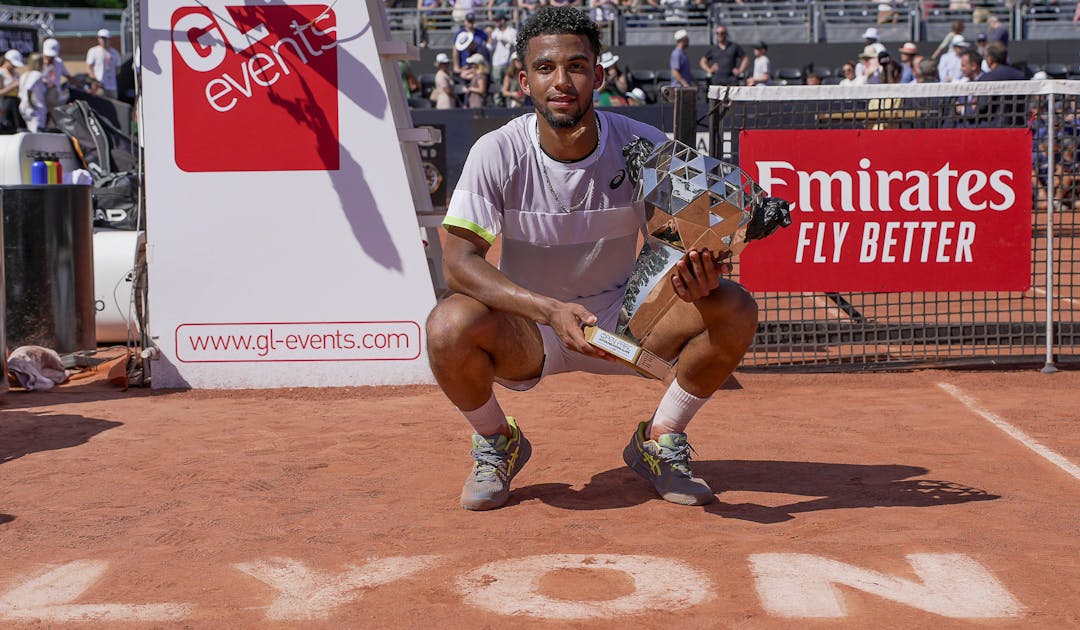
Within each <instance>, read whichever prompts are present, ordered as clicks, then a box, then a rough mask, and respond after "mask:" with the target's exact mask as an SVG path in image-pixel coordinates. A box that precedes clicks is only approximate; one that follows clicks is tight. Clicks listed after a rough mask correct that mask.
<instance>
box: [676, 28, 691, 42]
mask: <svg viewBox="0 0 1080 630" xmlns="http://www.w3.org/2000/svg"><path fill="white" fill-rule="evenodd" d="M687 37H690V34H689V33H687V32H686V29H685V28H680V29H679V30H677V31H675V41H677V42H678V41H682V40H684V39H686V38H687Z"/></svg>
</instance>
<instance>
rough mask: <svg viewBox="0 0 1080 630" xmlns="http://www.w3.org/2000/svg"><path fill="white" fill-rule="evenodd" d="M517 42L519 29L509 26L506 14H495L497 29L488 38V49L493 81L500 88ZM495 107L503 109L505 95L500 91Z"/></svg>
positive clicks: (493, 29) (496, 97)
mask: <svg viewBox="0 0 1080 630" xmlns="http://www.w3.org/2000/svg"><path fill="white" fill-rule="evenodd" d="M516 41H517V29H516V28H514V27H513V26H509V25H508V24H507V17H506V13H504V12H502V11H500V12H498V13H496V14H495V27H494V28H492V29H491V34H490V36H489V38H488V48H489V49H490V50H491V81H492V82H493V83H494V84H495V85H498V86H500V87H501V86H502V84H503V75H505V74H506V68H507V67H508V66H509V65H510V53H512V52H514V43H515V42H516ZM494 100H495V105H498V106H499V107H502V105H503V95H502V90H501V89H500V90H499V92H498V94H496V95H495V99H494Z"/></svg>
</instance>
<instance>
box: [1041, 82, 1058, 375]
mask: <svg viewBox="0 0 1080 630" xmlns="http://www.w3.org/2000/svg"><path fill="white" fill-rule="evenodd" d="M1054 106H1055V103H1054V93H1053V92H1050V93H1049V94H1048V95H1047V96H1046V120H1047V128H1046V135H1047V143H1046V363H1045V364H1044V365H1043V368H1042V370H1041V371H1042V373H1043V374H1053V373H1054V372H1057V371H1058V370H1057V367H1055V366H1054V199H1055V198H1056V197H1057V194H1056V193H1057V191H1056V190H1055V188H1054V167H1055V164H1054Z"/></svg>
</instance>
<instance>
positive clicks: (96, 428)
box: [0, 411, 123, 464]
mask: <svg viewBox="0 0 1080 630" xmlns="http://www.w3.org/2000/svg"><path fill="white" fill-rule="evenodd" d="M121 424H123V423H122V422H112V421H110V420H98V419H96V418H87V417H85V416H79V415H63V414H58V415H53V414H44V413H37V412H31V411H6V412H4V416H3V420H2V421H0V464H4V463H7V462H9V461H12V460H15V459H18V458H20V457H22V456H24V455H29V454H31V453H40V452H41V451H56V450H60V449H65V448H72V447H74V446H79V445H80V444H85V443H86V442H88V441H89V440H90V438H92V437H94V436H95V435H97V434H98V433H101V432H102V431H108V430H109V429H112V428H113V427H118V426H120V425H121Z"/></svg>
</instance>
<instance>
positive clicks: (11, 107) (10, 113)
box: [0, 49, 23, 133]
mask: <svg viewBox="0 0 1080 630" xmlns="http://www.w3.org/2000/svg"><path fill="white" fill-rule="evenodd" d="M22 67H23V56H22V53H20V52H19V51H17V50H14V49H12V50H9V51H7V52H6V53H4V58H3V59H0V132H3V133H15V132H16V131H18V130H19V128H20V127H22V126H23V122H22V117H21V116H19V70H18V69H19V68H22Z"/></svg>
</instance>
